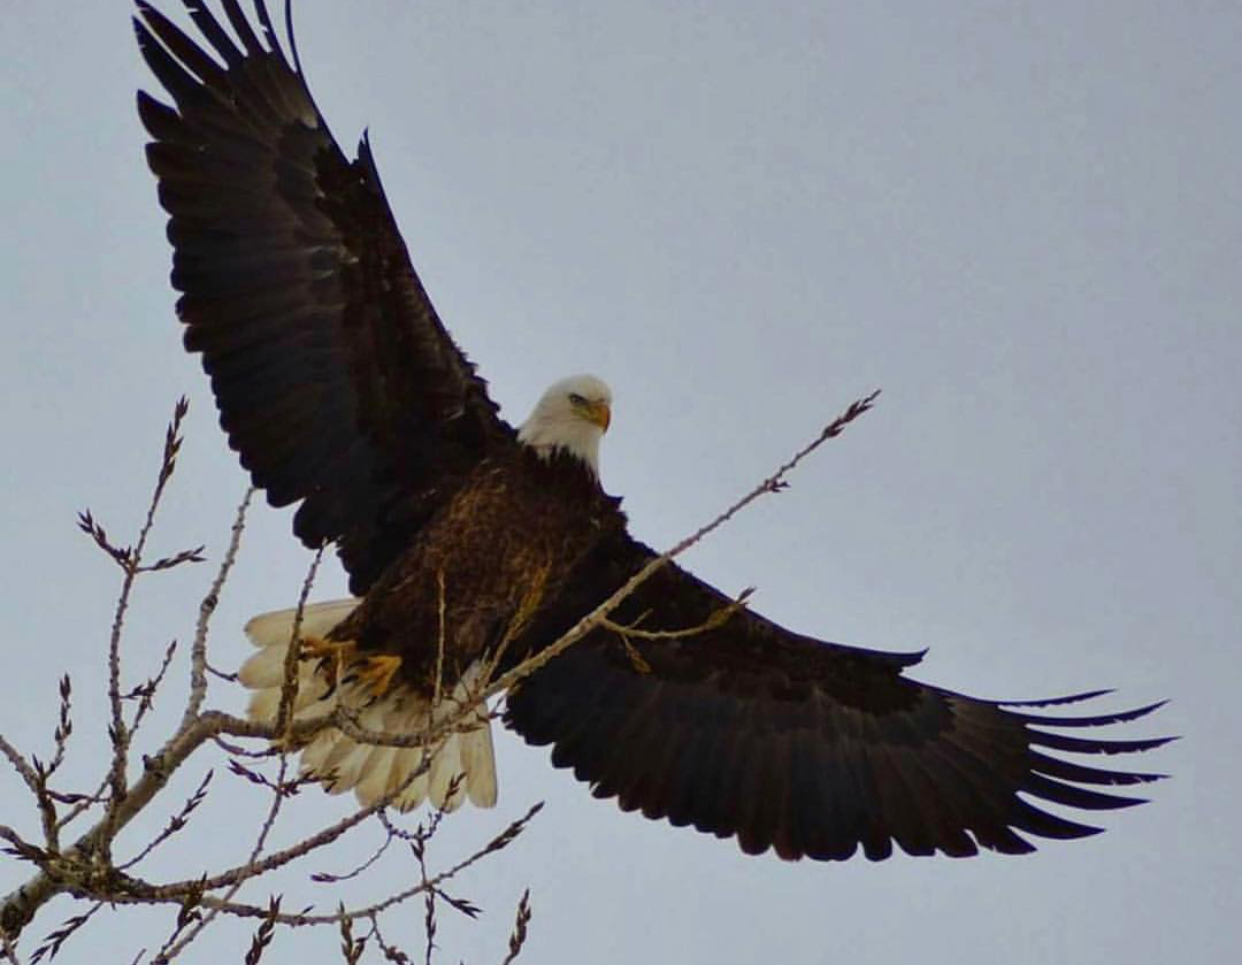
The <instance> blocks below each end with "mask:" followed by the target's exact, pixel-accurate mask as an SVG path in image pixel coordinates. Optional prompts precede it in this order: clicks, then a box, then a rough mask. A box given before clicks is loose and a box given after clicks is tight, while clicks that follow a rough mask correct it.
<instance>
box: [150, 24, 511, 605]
mask: <svg viewBox="0 0 1242 965" xmlns="http://www.w3.org/2000/svg"><path fill="white" fill-rule="evenodd" d="M184 2H185V6H186V7H187V9H188V10H189V13H190V17H191V19H192V21H193V23H194V24H195V26H196V27H197V29H198V31H199V32H200V33H201V35H202V37H203V39H204V40H205V42H206V45H207V46H208V47H209V48H210V52H209V51H208V50H205V49H204V48H203V47H202V46H200V45H199V44H197V43H195V42H194V41H193V40H191V39H190V38H189V37H188V36H186V34H185V33H184V32H182V31H181V30H180V29H179V28H178V27H177V26H175V25H174V24H173V23H172V22H171V21H169V20H168V19H167V18H166V17H164V16H163V15H162V14H160V13H159V12H158V11H156V10H154V9H153V8H152V7H150V6H148V5H147V4H145V3H142V2H139V3H138V11H139V14H140V18H139V19H136V20H135V28H136V30H137V34H138V43H139V46H140V48H141V50H142V55H143V57H144V58H145V59H146V61H147V64H148V65H149V66H150V68H151V70H152V72H153V73H154V74H155V76H156V77H157V78H158V80H159V81H160V83H161V84H162V85H163V86H164V88H165V89H166V90H167V91H168V93H169V94H170V95H171V96H172V99H173V102H174V105H175V106H171V107H170V106H167V105H165V104H161V103H160V102H158V101H156V100H154V99H153V98H151V97H149V96H148V95H146V94H139V97H138V108H139V114H140V116H141V119H142V122H143V124H144V126H145V127H146V129H147V131H148V132H149V133H150V135H151V137H152V138H153V141H152V143H151V144H150V145H149V146H148V149H147V157H148V161H149V163H150V166H151V169H152V170H153V171H154V172H155V174H156V175H157V176H158V178H159V195H160V202H161V204H162V205H163V207H164V208H165V210H167V211H168V213H169V215H170V216H171V218H170V220H169V223H168V237H169V240H170V241H171V242H172V244H173V247H174V256H173V273H172V280H173V285H174V287H176V288H177V289H178V290H179V291H181V292H182V295H181V298H180V299H179V301H178V303H177V311H178V314H179V316H180V318H181V320H182V321H183V322H184V323H185V325H186V330H185V343H186V347H187V348H188V349H190V350H191V351H194V352H200V353H202V356H203V367H204V368H205V369H206V370H207V372H208V374H209V375H210V376H211V381H212V387H213V389H214V391H215V395H216V402H217V405H218V406H219V409H220V422H221V425H222V426H223V427H224V429H225V430H226V431H227V433H228V437H229V442H230V444H231V445H232V447H233V448H234V449H236V450H237V451H238V452H239V453H240V455H241V461H242V465H243V466H245V468H246V469H247V470H249V472H250V474H251V477H252V478H253V480H254V482H255V484H256V485H257V486H260V487H262V488H264V489H266V490H267V494H268V499H269V501H270V502H271V503H272V504H273V505H276V506H283V505H287V504H289V503H294V502H297V501H298V500H303V502H302V505H301V507H300V508H299V510H298V513H297V516H296V518H295V521H294V530H295V532H296V533H297V535H298V536H299V537H300V538H301V539H302V541H303V542H305V543H306V544H307V545H308V546H318V545H320V544H322V543H324V542H328V541H332V540H337V541H339V544H340V553H341V558H342V560H343V561H344V563H345V566H346V568H347V569H348V570H349V572H350V576H351V588H352V589H353V591H354V592H355V593H361V592H363V591H364V590H365V589H366V588H367V586H369V585H370V583H371V582H372V581H373V580H374V579H375V578H376V576H378V574H379V573H380V572H381V571H382V570H383V568H384V566H385V565H386V564H387V563H388V562H390V561H391V560H392V559H393V558H394V557H395V556H396V555H397V554H399V553H400V552H401V551H402V550H403V549H405V548H406V547H407V546H408V544H409V541H410V538H411V536H412V534H413V533H414V532H415V531H416V530H417V528H418V527H419V526H420V525H421V524H422V523H423V522H424V521H425V520H426V519H427V517H428V516H429V514H430V513H431V512H433V511H434V510H435V508H436V507H437V506H439V505H441V504H442V502H443V500H445V499H446V498H447V497H448V496H449V495H451V494H452V492H453V491H454V489H455V487H456V486H457V484H458V483H459V481H460V480H461V479H462V478H463V477H464V476H465V474H466V473H467V472H469V470H470V469H471V468H472V467H473V466H474V465H476V464H477V463H478V461H479V460H480V459H481V458H483V457H484V456H485V455H487V454H488V453H489V452H490V451H492V449H493V448H494V447H496V446H498V445H510V444H512V438H513V433H512V430H511V429H510V427H509V426H507V425H506V424H504V423H503V422H501V421H500V420H499V419H498V418H497V416H496V407H495V405H494V404H493V403H492V402H491V400H490V399H489V398H488V396H487V390H486V384H485V383H484V381H483V380H482V379H480V378H479V377H478V376H476V375H475V372H474V366H473V365H471V363H470V362H469V361H467V359H466V357H465V356H464V355H463V354H462V353H461V351H460V350H459V349H458V348H457V346H456V345H455V344H454V343H453V341H452V339H451V338H450V336H449V334H448V332H447V331H446V330H445V328H444V325H443V324H442V323H441V321H440V319H439V318H438V317H437V315H436V312H435V309H434V308H433V307H432V305H431V302H430V300H429V299H428V298H427V294H426V292H425V291H424V290H423V287H422V285H421V283H420V282H419V280H418V276H417V275H416V274H415V272H414V269H413V267H412V265H411V264H410V259H409V255H408V254H407V252H406V248H405V244H404V243H403V242H402V240H401V236H400V234H399V233H398V231H397V227H396V223H395V222H394V220H393V217H392V213H391V211H390V210H389V208H388V203H387V201H386V200H385V197H384V191H383V188H382V186H381V184H380V180H379V175H378V173H377V172H376V169H375V164H374V161H373V159H372V156H371V151H370V147H369V145H368V143H367V142H366V140H365V139H364V140H363V142H362V143H361V145H360V146H359V154H358V158H357V159H356V160H354V161H352V162H351V161H349V160H347V159H346V157H345V155H344V154H343V153H342V152H341V150H340V148H339V147H338V145H337V143H336V141H335V140H334V139H333V137H332V134H331V133H330V132H329V130H328V128H327V125H326V123H325V122H324V120H323V118H322V117H321V116H320V114H319V111H318V110H317V108H316V107H315V104H314V101H313V100H312V98H311V95H310V92H309V90H308V89H307V86H306V82H305V79H304V77H303V76H302V74H301V72H300V70H299V69H297V68H296V67H295V66H291V65H290V64H289V62H288V61H287V60H286V59H285V55H284V53H283V52H282V50H281V47H280V45H279V43H278V41H277V38H276V34H275V31H274V30H273V28H272V24H271V20H270V17H269V16H268V13H267V10H266V8H265V7H264V4H263V3H262V0H260V2H258V3H257V4H256V11H257V15H258V19H259V25H260V27H261V30H260V31H259V32H256V31H255V29H254V28H252V26H251V25H250V23H249V22H248V21H247V19H246V16H245V14H244V13H243V12H242V10H241V8H240V7H239V6H238V3H237V0H223V3H222V6H223V9H224V13H225V19H226V20H227V23H228V26H229V27H230V28H231V29H232V35H230V33H229V30H228V29H226V27H225V25H224V24H223V23H222V22H221V21H220V20H218V19H216V17H215V16H214V15H213V14H212V13H211V11H210V10H208V9H207V7H206V6H205V5H204V4H202V3H201V2H198V0H184ZM213 54H214V56H213Z"/></svg>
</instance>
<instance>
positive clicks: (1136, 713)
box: [1014, 700, 1168, 727]
mask: <svg viewBox="0 0 1242 965" xmlns="http://www.w3.org/2000/svg"><path fill="white" fill-rule="evenodd" d="M1167 703H1168V701H1167V700H1158V701H1156V702H1155V703H1154V704H1148V705H1147V706H1145V707H1136V708H1134V709H1133V710H1122V711H1118V712H1117V713H1114V714H1097V715H1095V716H1093V717H1049V716H1046V715H1043V714H1015V715H1014V716H1015V717H1017V718H1018V719H1019V720H1021V721H1022V722H1023V723H1025V724H1035V725H1036V726H1040V727H1104V726H1106V725H1108V724H1124V723H1126V722H1128V721H1132V720H1138V719H1139V718H1140V717H1146V716H1147V715H1148V714H1150V713H1152V712H1154V711H1157V710H1159V709H1160V708H1161V707H1163V706H1164V705H1165V704H1167Z"/></svg>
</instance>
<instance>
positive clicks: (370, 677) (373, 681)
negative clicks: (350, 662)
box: [356, 653, 401, 697]
mask: <svg viewBox="0 0 1242 965" xmlns="http://www.w3.org/2000/svg"><path fill="white" fill-rule="evenodd" d="M356 667H357V674H358V681H359V682H360V683H361V684H362V685H363V686H365V687H367V688H368V689H369V690H370V691H371V695H372V696H374V697H383V696H384V694H386V693H388V688H389V687H391V686H392V680H393V677H395V676H396V674H397V671H398V670H400V669H401V658H400V657H398V656H394V655H393V654H387V653H385V654H377V655H376V656H372V657H363V658H362V659H361V660H359V661H358V663H357V664H356Z"/></svg>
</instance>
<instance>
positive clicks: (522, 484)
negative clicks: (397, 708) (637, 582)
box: [328, 447, 625, 696]
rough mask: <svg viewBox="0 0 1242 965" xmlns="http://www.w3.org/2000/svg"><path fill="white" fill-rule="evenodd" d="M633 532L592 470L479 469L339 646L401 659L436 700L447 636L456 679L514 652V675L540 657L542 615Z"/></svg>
mask: <svg viewBox="0 0 1242 965" xmlns="http://www.w3.org/2000/svg"><path fill="white" fill-rule="evenodd" d="M624 532H625V517H624V514H622V513H621V511H620V509H619V508H618V500H616V499H614V498H612V497H610V496H608V495H606V494H605V493H604V492H603V491H602V490H601V489H600V487H599V483H598V481H597V480H596V478H595V475H594V473H592V472H591V471H590V470H589V469H588V468H587V467H586V466H584V465H583V464H582V463H581V462H580V461H578V460H576V459H573V458H572V457H568V456H565V455H559V456H556V457H554V458H552V459H544V458H542V457H540V456H537V455H536V454H535V453H533V452H531V451H529V450H524V449H519V448H517V447H515V448H514V449H513V451H512V452H511V453H507V454H506V455H505V457H503V458H497V459H490V460H486V461H484V462H482V463H480V464H479V466H478V468H477V469H476V470H475V471H474V472H472V473H471V474H470V475H469V476H468V477H467V479H466V480H465V482H464V483H463V484H462V486H461V488H460V489H459V490H458V491H457V492H456V493H455V494H454V495H453V496H452V498H451V499H449V500H448V501H447V502H446V503H445V505H444V506H443V508H441V509H440V510H439V512H437V513H436V514H435V516H433V517H432V519H431V521H430V522H429V523H428V524H427V525H426V526H425V527H424V528H423V530H422V532H421V533H420V535H419V538H418V539H417V541H415V542H414V544H413V545H411V546H410V548H409V550H407V552H406V553H405V554H403V555H402V556H401V557H399V558H398V559H397V560H396V561H394V563H393V564H392V565H391V566H390V567H389V568H388V569H387V570H385V571H384V573H383V575H381V576H380V578H379V579H378V580H377V581H376V583H375V584H374V586H373V587H372V588H371V589H370V591H369V592H368V593H367V595H366V596H365V597H364V598H363V599H362V601H361V602H360V603H359V605H358V608H357V609H356V610H354V611H353V612H352V613H351V614H350V615H349V617H347V618H346V619H345V620H344V621H343V622H342V623H340V624H338V625H337V626H336V627H335V628H334V629H333V630H332V631H331V633H330V634H329V635H328V636H329V639H331V640H334V641H352V642H353V643H354V644H355V646H356V648H357V650H358V652H359V653H360V654H365V655H373V654H385V655H393V656H398V657H400V658H401V661H402V663H401V668H400V674H401V677H402V679H403V680H404V681H405V683H406V684H407V685H408V686H410V687H412V688H414V689H415V690H416V691H418V692H419V693H422V694H424V695H427V696H430V695H431V694H432V693H433V692H435V688H436V686H437V684H436V673H437V668H438V666H439V664H440V659H441V650H440V640H441V638H442V637H443V638H444V643H445V647H444V650H443V660H444V663H443V674H444V677H445V679H448V680H457V679H459V678H460V677H461V675H462V674H463V673H465V671H466V669H467V668H468V667H469V666H470V665H471V664H472V663H474V662H475V660H477V659H479V658H481V657H484V656H485V655H488V654H492V653H496V652H497V650H498V648H499V647H501V646H502V644H503V646H504V650H505V654H504V657H505V660H504V663H505V664H506V665H509V664H512V663H513V662H514V661H515V660H516V659H520V657H522V656H525V655H526V654H527V653H529V651H530V649H531V643H532V641H531V640H530V637H529V631H530V629H531V626H532V623H533V622H534V617H535V615H536V614H538V613H541V612H542V613H545V614H546V613H547V612H549V611H550V610H552V609H555V605H554V601H556V600H557V599H558V597H560V596H562V595H563V594H564V592H565V589H566V586H567V584H568V582H569V580H570V577H571V576H572V574H573V573H574V570H575V568H576V567H577V566H578V565H579V564H580V562H581V561H582V560H583V559H584V558H585V557H586V556H587V554H588V553H589V552H590V551H591V550H592V549H593V548H594V547H597V546H599V545H600V544H601V543H603V542H604V541H605V540H613V539H616V538H617V537H619V536H622V535H623V534H624ZM441 600H442V601H443V609H441ZM441 683H442V681H441Z"/></svg>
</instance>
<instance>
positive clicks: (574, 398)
mask: <svg viewBox="0 0 1242 965" xmlns="http://www.w3.org/2000/svg"><path fill="white" fill-rule="evenodd" d="M569 401H570V402H571V403H573V404H574V405H586V404H587V400H586V399H584V398H583V397H582V396H580V395H579V394H578V393H577V392H570V393H569Z"/></svg>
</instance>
